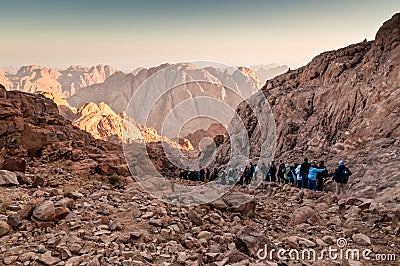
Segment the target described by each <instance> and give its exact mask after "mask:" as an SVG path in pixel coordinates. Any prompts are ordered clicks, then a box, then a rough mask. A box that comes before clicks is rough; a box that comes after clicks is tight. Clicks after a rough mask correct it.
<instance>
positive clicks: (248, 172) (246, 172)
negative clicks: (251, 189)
mask: <svg viewBox="0 0 400 266" xmlns="http://www.w3.org/2000/svg"><path fill="white" fill-rule="evenodd" d="M251 174H252V173H251V170H250V166H249V165H246V167H245V168H244V184H245V185H249V184H250V181H251Z"/></svg>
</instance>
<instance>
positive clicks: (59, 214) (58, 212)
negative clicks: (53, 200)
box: [54, 206, 69, 220]
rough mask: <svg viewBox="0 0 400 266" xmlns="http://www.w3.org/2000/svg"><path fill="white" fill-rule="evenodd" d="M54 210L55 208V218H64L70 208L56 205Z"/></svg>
mask: <svg viewBox="0 0 400 266" xmlns="http://www.w3.org/2000/svg"><path fill="white" fill-rule="evenodd" d="M54 210H55V218H56V219H57V220H61V219H64V218H65V217H67V215H68V214H69V209H68V208H66V207H64V206H60V207H55V209H54Z"/></svg>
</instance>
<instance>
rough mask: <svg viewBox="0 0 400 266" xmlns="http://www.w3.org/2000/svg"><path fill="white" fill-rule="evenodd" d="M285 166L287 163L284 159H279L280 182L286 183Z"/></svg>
mask: <svg viewBox="0 0 400 266" xmlns="http://www.w3.org/2000/svg"><path fill="white" fill-rule="evenodd" d="M285 168H286V165H285V164H284V163H283V161H282V160H280V161H279V168H278V183H281V182H282V183H284V180H285Z"/></svg>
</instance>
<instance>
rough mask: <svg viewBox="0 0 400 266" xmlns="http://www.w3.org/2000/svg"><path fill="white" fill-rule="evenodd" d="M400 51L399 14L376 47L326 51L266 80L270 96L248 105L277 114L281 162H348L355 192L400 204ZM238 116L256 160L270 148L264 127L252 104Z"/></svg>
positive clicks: (225, 150)
mask: <svg viewBox="0 0 400 266" xmlns="http://www.w3.org/2000/svg"><path fill="white" fill-rule="evenodd" d="M399 44H400V14H396V15H394V16H393V17H392V18H391V19H390V20H389V21H387V22H385V23H384V25H383V26H382V27H381V28H380V29H379V31H378V32H377V34H376V39H375V40H374V41H370V42H367V41H365V42H361V43H357V44H353V45H350V46H348V47H345V48H342V49H339V50H337V51H329V52H324V53H322V54H320V55H318V56H316V57H315V58H314V59H313V60H312V61H311V62H310V63H309V64H307V65H306V66H304V67H301V68H299V69H296V70H291V71H288V72H287V73H285V74H282V75H280V76H278V77H276V78H274V79H272V80H269V81H267V82H266V84H265V85H264V87H263V88H262V93H263V94H264V95H256V96H253V97H252V98H250V99H249V103H250V104H255V105H259V106H260V107H261V108H262V109H263V110H265V111H266V112H267V111H268V110H269V106H270V107H271V110H272V113H273V115H274V117H275V121H276V130H277V138H276V140H277V144H276V157H277V159H280V158H281V159H284V160H285V161H289V162H295V161H297V162H299V163H300V162H301V161H302V159H303V158H304V157H309V158H310V159H317V160H318V159H324V160H325V161H326V162H328V167H329V168H330V171H333V170H334V169H335V168H336V166H337V162H338V161H339V160H344V161H346V162H347V163H348V164H349V167H350V168H351V169H353V170H354V171H353V174H354V175H353V177H352V180H351V193H355V194H356V195H359V196H362V197H371V198H375V197H376V198H378V199H381V200H382V201H385V202H391V203H399V202H400V194H399V191H400V189H399V188H400V182H397V181H396V180H399V171H398V166H399V164H400V157H399V154H400V120H399V116H398V113H399V111H400V105H399V101H398V99H399V98H400V89H399V86H400V83H399V80H400V79H399V76H400V57H399V52H400V45H399ZM263 96H265V97H266V98H267V99H268V103H267V102H266V101H264V100H263ZM267 104H269V106H268V105H267ZM237 112H238V114H239V116H240V117H241V118H242V119H243V121H244V124H245V125H247V127H248V130H249V137H250V142H249V143H250V145H251V151H252V152H253V153H252V155H251V156H252V158H254V159H256V158H257V157H258V156H259V155H258V150H259V149H258V148H257V147H260V146H261V145H262V144H263V141H264V140H263V139H262V138H260V137H259V136H260V126H259V125H258V124H257V119H256V118H255V117H254V115H250V114H251V110H250V107H249V105H248V104H245V103H242V105H241V106H239V108H238V110H237ZM235 123H236V124H235ZM238 123H239V122H238V121H234V123H233V124H231V125H230V126H231V128H232V129H233V132H234V131H235V128H240V124H238ZM229 146H230V141H229V139H226V141H225V143H224V144H223V145H221V147H220V152H219V155H218V156H217V165H220V166H224V165H226V163H227V162H228V160H229V158H228V157H227V156H226V154H229V149H230V148H229Z"/></svg>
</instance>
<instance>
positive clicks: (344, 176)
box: [337, 167, 351, 184]
mask: <svg viewBox="0 0 400 266" xmlns="http://www.w3.org/2000/svg"><path fill="white" fill-rule="evenodd" d="M349 176H351V172H350V170H349V169H348V168H347V167H343V168H342V169H341V171H340V172H339V173H338V176H337V182H338V183H344V184H346V183H347V182H348V181H349Z"/></svg>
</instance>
